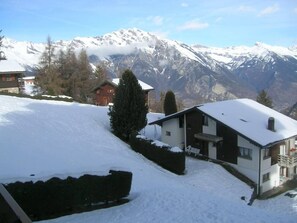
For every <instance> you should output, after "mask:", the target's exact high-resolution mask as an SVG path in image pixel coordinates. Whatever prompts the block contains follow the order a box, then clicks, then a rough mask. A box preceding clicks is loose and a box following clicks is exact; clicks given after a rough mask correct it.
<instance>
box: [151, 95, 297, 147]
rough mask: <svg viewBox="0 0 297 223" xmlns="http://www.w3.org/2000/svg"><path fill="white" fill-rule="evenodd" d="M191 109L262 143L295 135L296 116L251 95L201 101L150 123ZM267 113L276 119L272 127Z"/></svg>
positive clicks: (158, 122)
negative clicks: (270, 127) (247, 97)
mask: <svg viewBox="0 0 297 223" xmlns="http://www.w3.org/2000/svg"><path fill="white" fill-rule="evenodd" d="M191 110H198V111H201V112H203V113H204V114H206V115H208V116H209V117H211V118H213V119H215V120H217V121H218V122H220V123H223V124H224V125H226V126H228V127H230V128H231V129H233V130H235V131H236V132H238V133H239V134H241V135H243V136H245V137H246V138H248V139H250V140H252V141H254V142H256V143H257V144H259V145H261V146H263V147H265V146H268V145H270V144H273V143H276V142H278V141H282V140H284V139H287V138H290V137H294V136H295V137H296V136H297V121H296V120H294V119H291V118H290V117H288V116H286V115H283V114H281V113H279V112H277V111H275V110H273V109H271V108H268V107H266V106H264V105H262V104H260V103H258V102H256V101H254V100H251V99H235V100H226V101H219V102H213V103H207V104H202V105H198V106H195V107H193V108H190V109H187V110H184V111H182V112H179V113H175V114H173V115H171V116H166V117H165V118H163V119H160V120H157V121H155V122H152V123H150V124H160V123H162V122H163V121H166V120H169V119H171V118H175V117H178V116H180V115H182V114H184V113H188V112H190V111H191ZM270 117H273V118H274V120H275V125H274V128H275V131H271V130H268V119H269V118H270Z"/></svg>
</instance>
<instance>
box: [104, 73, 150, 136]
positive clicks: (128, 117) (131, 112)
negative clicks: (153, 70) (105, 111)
mask: <svg viewBox="0 0 297 223" xmlns="http://www.w3.org/2000/svg"><path fill="white" fill-rule="evenodd" d="M113 103H114V104H113V106H112V107H111V108H110V110H109V116H110V125H111V128H112V130H113V132H114V134H115V135H117V136H119V137H122V138H125V139H126V140H127V139H128V138H129V135H130V134H131V133H133V132H138V131H139V130H141V129H142V128H144V127H145V125H146V123H147V119H146V114H147V112H148V108H147V106H146V104H145V97H144V93H143V91H142V88H141V86H140V85H139V83H138V80H137V79H136V77H135V76H134V74H133V72H132V71H130V70H125V71H124V73H123V75H122V78H121V79H120V82H119V85H118V87H117V88H116V91H115V97H114V99H113Z"/></svg>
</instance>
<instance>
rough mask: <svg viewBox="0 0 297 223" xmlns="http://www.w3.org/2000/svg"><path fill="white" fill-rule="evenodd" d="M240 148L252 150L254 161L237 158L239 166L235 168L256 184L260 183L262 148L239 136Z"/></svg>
mask: <svg viewBox="0 0 297 223" xmlns="http://www.w3.org/2000/svg"><path fill="white" fill-rule="evenodd" d="M237 141H238V147H244V148H249V149H252V159H251V160H250V159H245V158H242V157H240V156H238V157H237V165H236V166H235V168H236V169H237V170H238V171H239V172H241V173H243V174H244V175H246V176H247V177H248V178H250V179H251V180H253V181H254V182H258V180H259V172H258V170H259V150H260V148H259V147H258V146H256V145H254V144H252V143H250V142H249V141H248V140H247V139H245V138H243V137H242V136H239V135H238V136H237Z"/></svg>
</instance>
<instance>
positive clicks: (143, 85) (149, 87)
mask: <svg viewBox="0 0 297 223" xmlns="http://www.w3.org/2000/svg"><path fill="white" fill-rule="evenodd" d="M112 83H114V84H115V85H119V83H120V78H114V79H112ZM138 83H139V84H140V86H141V88H142V90H144V91H149V90H154V88H153V87H152V86H150V85H148V84H146V83H144V82H143V81H141V80H138Z"/></svg>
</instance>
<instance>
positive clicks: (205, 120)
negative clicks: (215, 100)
mask: <svg viewBox="0 0 297 223" xmlns="http://www.w3.org/2000/svg"><path fill="white" fill-rule="evenodd" d="M202 122H203V125H205V126H208V117H207V116H206V115H202Z"/></svg>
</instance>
